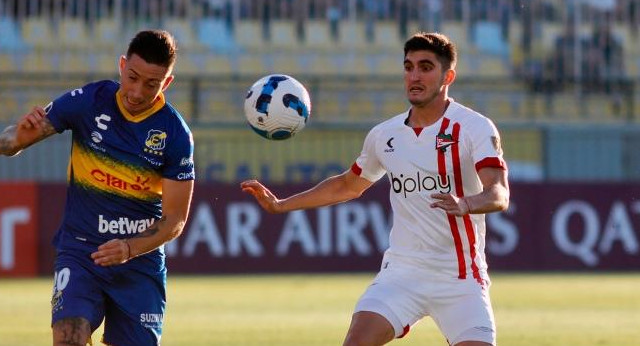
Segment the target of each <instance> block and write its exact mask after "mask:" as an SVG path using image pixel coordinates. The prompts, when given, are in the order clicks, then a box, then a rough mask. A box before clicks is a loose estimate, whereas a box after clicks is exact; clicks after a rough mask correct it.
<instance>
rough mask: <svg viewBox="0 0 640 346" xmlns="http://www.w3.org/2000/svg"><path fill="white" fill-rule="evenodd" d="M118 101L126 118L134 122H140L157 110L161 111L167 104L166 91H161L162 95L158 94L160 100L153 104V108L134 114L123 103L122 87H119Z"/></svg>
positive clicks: (119, 107)
mask: <svg viewBox="0 0 640 346" xmlns="http://www.w3.org/2000/svg"><path fill="white" fill-rule="evenodd" d="M116 102H117V103H118V109H120V113H122V115H123V116H124V118H125V119H127V120H128V121H131V122H134V123H139V122H141V121H143V120H145V119H146V118H148V117H150V116H151V115H153V114H154V113H155V112H157V111H159V110H160V109H161V108H162V107H164V105H165V99H164V93H160V95H158V100H156V102H154V103H153V106H151V108H149V109H147V110H146V111H144V112H142V113H140V114H138V115H132V114H131V113H129V111H127V110H126V109H125V108H124V106H123V105H122V94H121V93H120V89H118V91H117V92H116Z"/></svg>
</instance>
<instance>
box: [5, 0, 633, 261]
mask: <svg viewBox="0 0 640 346" xmlns="http://www.w3.org/2000/svg"><path fill="white" fill-rule="evenodd" d="M144 28H162V29H166V30H169V31H170V32H172V33H173V34H174V35H175V37H176V38H177V42H178V46H179V57H178V62H177V65H176V68H175V74H176V77H177V78H176V81H175V82H174V84H173V85H172V86H171V87H170V88H169V90H168V91H167V99H168V100H169V101H170V102H172V103H173V104H174V105H175V106H176V107H177V108H178V109H179V110H180V111H181V113H182V114H183V116H184V117H185V118H186V120H187V121H188V122H189V124H190V126H191V128H192V130H193V132H194V137H195V141H196V153H195V162H196V169H197V179H198V182H199V184H203V186H205V187H204V188H203V189H205V190H206V191H211V193H212V194H216V191H217V190H216V189H217V187H220V190H221V191H226V190H225V189H227V188H228V187H229V186H231V187H233V188H235V186H236V183H237V182H238V181H240V180H243V179H245V178H249V177H257V178H260V179H262V180H263V181H266V182H268V183H270V184H276V185H279V186H287V185H291V184H294V185H293V186H294V187H296V186H305V185H308V184H312V183H314V182H317V181H319V180H321V179H323V178H325V177H327V176H329V175H332V174H335V173H339V172H342V171H344V170H345V169H347V168H348V167H350V166H351V164H352V162H353V160H354V159H355V157H356V156H357V155H358V153H359V152H360V149H361V145H362V140H363V139H364V136H365V135H366V133H367V131H368V130H369V129H370V128H371V127H372V126H373V125H374V124H376V123H377V122H379V121H381V120H383V119H386V118H388V117H390V116H392V115H395V114H398V113H400V112H403V111H405V110H406V109H407V108H408V104H407V103H406V101H405V95H404V92H403V82H402V74H403V67H402V59H403V51H402V48H403V43H404V41H405V40H406V38H407V37H408V36H410V35H411V34H412V33H414V32H416V31H439V32H442V33H444V34H446V35H448V36H449V37H451V38H452V39H453V40H454V42H456V44H457V46H458V50H459V63H458V66H457V71H458V78H457V80H456V82H455V83H454V85H453V86H452V88H451V89H450V93H451V96H452V97H454V98H455V99H456V100H457V101H459V102H462V103H464V104H466V105H468V106H470V107H472V108H474V109H476V110H478V111H480V112H481V113H483V114H485V115H486V116H488V117H489V118H491V119H492V120H493V121H494V122H495V123H496V125H497V126H498V127H499V129H500V131H501V133H502V136H503V148H504V150H505V157H506V159H507V161H508V164H509V166H510V180H511V182H512V185H513V186H514V189H515V190H516V191H525V192H523V194H522V195H520V197H519V198H522V199H526V200H524V201H523V202H520V201H517V203H513V204H512V209H511V210H510V212H509V213H504V214H498V215H501V216H497V217H498V218H497V219H495V220H497V221H495V223H494V224H495V225H502V226H496V227H493V226H491V225H490V231H491V232H493V233H492V234H493V236H494V237H495V240H496V244H498V245H496V246H497V247H496V249H498V250H495V252H493V254H494V255H495V256H500V253H501V252H500V251H502V254H503V255H504V254H505V253H508V254H513V253H517V252H518V248H517V244H518V240H517V239H516V240H513V238H510V237H509V235H508V234H509V232H508V231H504V232H502V233H501V231H499V230H500V229H502V230H505V229H509V227H510V226H509V223H508V222H507V225H506V226H505V223H504V222H502V221H504V220H502V219H500V218H501V217H504V218H505V220H507V221H508V220H511V221H512V223H513V224H521V225H522V226H520V228H518V227H515V226H514V227H515V228H516V229H519V230H520V231H519V232H520V233H518V234H522V232H524V231H523V230H526V231H527V232H528V231H531V232H533V233H535V232H542V234H545V235H546V237H547V238H545V239H546V240H548V242H549V244H555V245H553V246H555V247H554V249H556V250H558V249H559V250H558V251H559V253H560V255H558V256H559V257H560V258H561V257H562V256H565V255H566V256H568V257H570V258H573V259H578V260H577V262H576V263H578V265H576V267H578V268H579V267H580V266H583V267H593V266H595V265H597V263H595V262H594V261H593V256H591V255H590V254H591V253H600V254H601V255H603V254H611V253H615V252H616V251H617V250H620V251H622V253H624V254H625V256H627V257H621V258H617V259H616V261H615V263H616V265H611V266H609V267H610V268H611V267H612V268H625V266H626V267H629V265H630V264H633V263H640V259H639V257H638V253H639V250H638V240H637V239H638V237H639V236H638V235H639V234H640V233H638V231H636V229H640V219H639V218H638V213H640V207H638V204H637V202H636V200H637V197H638V196H637V194H638V192H637V191H638V185H637V183H638V180H639V179H640V155H639V154H638V149H637V148H638V147H640V126H639V124H640V102H638V100H639V98H638V96H640V90H638V82H639V81H640V54H639V53H640V0H561V1H555V0H554V1H552V0H342V1H339V0H0V110H1V111H0V127H4V126H6V125H8V124H10V123H12V122H14V121H15V120H17V119H18V118H19V117H20V116H21V115H22V114H24V113H25V112H27V111H28V110H29V109H31V108H32V107H33V106H34V105H41V106H44V105H46V104H47V103H49V102H50V101H51V100H52V99H53V98H55V97H57V96H58V95H60V94H61V93H63V92H64V91H67V90H70V89H74V88H77V87H80V86H82V85H84V84H85V83H86V82H89V81H91V80H95V79H99V78H110V79H116V78H117V66H116V62H117V58H118V57H119V55H120V54H123V53H124V51H125V49H126V47H127V45H128V43H129V40H130V38H131V37H132V36H133V35H134V33H135V32H136V31H137V30H139V29H144ZM269 73H284V74H290V75H292V76H294V77H296V78H297V79H299V80H300V81H302V82H303V83H304V84H305V85H306V86H307V87H308V89H309V91H310V94H311V98H312V103H313V107H312V116H311V119H310V122H309V124H308V125H307V127H306V128H305V130H304V131H303V132H302V133H300V134H299V135H298V136H296V137H295V138H293V139H291V140H288V141H283V142H271V141H267V140H265V139H262V138H260V137H258V136H256V135H255V134H254V133H253V132H252V131H250V130H249V129H248V127H247V126H246V124H245V120H244V116H243V112H242V105H243V100H244V97H245V94H246V91H247V90H248V88H249V86H250V85H251V84H252V83H253V82H254V81H255V80H257V79H258V78H259V77H261V76H263V75H265V74H269ZM69 148H70V145H69V136H68V135H67V134H63V135H61V136H54V137H52V138H50V139H48V141H47V144H46V145H36V146H34V147H32V148H29V149H28V150H26V151H25V152H23V153H22V154H20V155H19V156H17V157H14V158H10V159H9V158H0V182H3V183H5V185H4V186H8V185H11V186H20V185H19V182H22V181H28V182H30V183H35V184H44V185H38V186H40V188H39V190H38V191H41V192H40V193H41V194H43V196H44V197H43V198H46V196H47V194H48V193H49V192H48V191H49V190H48V189H49V188H48V187H47V186H49V185H47V184H54V186H60V185H62V186H63V183H64V181H65V179H66V166H67V162H68V153H69V150H70V149H69ZM16 184H18V185H16ZM56 184H59V185H56ZM529 184H534V185H529ZM536 184H537V185H536ZM29 186H31V185H29ZM43 186H44V187H43ZM532 186H533V187H532ZM539 187H544V189H545V190H538V188H539ZM29 189H32V187H29ZM52 189H53V190H55V191H58V190H56V189H57V188H52ZM207 189H211V190H207ZM3 191H4V192H2V195H3V197H0V198H4V199H5V200H6V199H7V197H6V196H8V192H6V191H9V190H3ZM11 191H21V190H15V189H14V190H11ZM230 191H235V190H230ZM285 191H286V188H285ZM527 191H528V192H527ZM536 191H542V192H541V193H540V194H537V193H536ZM554 191H561V192H562V193H563V195H562V196H563V197H562V198H563V199H562V201H556V202H554V203H555V204H549V205H546V204H545V203H546V201H547V200H548V199H549V198H550V199H553V196H554ZM585 191H589V192H585ZM611 191H615V192H616V193H617V194H613V195H612V194H611ZM603 194H607V195H608V196H610V197H609V199H607V202H602V201H598V198H597V197H598V196H599V195H603ZM54 195H55V196H58V195H60V196H62V193H61V192H56V193H54ZM226 196H227V197H228V196H235V195H234V192H228V193H227V195H226ZM375 196H378V194H376V195H375ZM379 196H382V197H381V198H380V201H379V202H376V203H382V204H381V205H383V206H386V204H384V203H385V201H384V200H385V198H384V194H380V195H379ZM514 196H518V195H516V194H514ZM542 196H548V197H549V198H547V199H542ZM575 196H582V197H580V198H583V199H584V200H592V201H593V203H592V204H590V205H589V206H585V205H582V204H579V203H578V204H571V203H573V202H575V201H573V199H572V198H573V197H575ZM198 198H199V199H198ZM234 198H236V197H234ZM237 198H241V197H240V196H239V197H237ZM514 198H516V197H514ZM576 198H578V197H576ZM212 199H213V197H211V196H205V195H198V196H196V203H194V205H195V207H194V211H193V214H195V216H196V218H195V220H196V221H198V220H200V221H202V219H198V218H197V216H198V215H200V216H202V215H206V211H205V212H204V213H205V214H199V213H198V211H202V210H200V209H198V205H200V204H201V203H202V204H203V205H205V204H206V205H207V206H212V207H214V211H215V210H217V209H215V208H217V207H218V205H216V203H226V202H223V201H219V202H213V201H212ZM374 199H375V200H376V201H377V200H378V197H375V198H374ZM216 200H217V199H216ZM565 202H566V203H568V205H569V207H568V208H569V212H568V213H569V214H568V215H569V216H566V215H564V216H562V217H566V218H568V219H567V220H565V221H566V223H567V225H570V226H567V228H566V229H567V230H568V231H567V232H566V234H565V233H562V232H561V233H560V236H559V235H557V234H555V233H552V232H551V230H552V229H553V227H554V226H553V225H557V224H554V222H559V221H557V220H556V219H555V218H553V217H551V219H549V222H548V223H545V222H546V221H544V222H543V221H540V220H547V219H548V218H549V215H551V214H550V213H555V212H557V211H558V210H561V211H562V210H565V209H563V205H564V203H565ZM30 203H31V202H30ZM602 203H604V204H602ZM36 204H37V203H36ZM543 204H545V205H544V207H542V205H543ZM225 205H226V204H225ZM591 205H593V207H590V206H591ZM7 208H8V207H7ZM42 208H44V209H43V210H45V209H46V206H42ZM42 208H41V209H42ZM523 208H528V209H531V210H533V212H532V214H527V215H529V216H526V217H523V216H522V215H518V213H521V212H523ZM590 208H591V209H590ZM233 210H236V209H233ZM51 212H52V211H51ZM56 212H59V210H56ZM571 213H578V214H579V215H578V221H577V222H576V221H575V220H574V221H571V222H570V221H568V220H569V218H570V216H571V215H573V214H571ZM356 214H357V213H356ZM11 215H13V216H12V217H13V219H12V220H14V221H15V220H18V221H19V220H20V215H22V214H19V213H18V214H11ZM49 215H50V214H49ZM349 215H351V214H349ZM354 215H355V214H354ZM376 215H377V214H376ZM540 215H545V217H540ZM593 215H598V219H597V222H595V221H593V220H594V218H593ZM45 216H46V215H45ZM228 217H229V218H230V216H229V215H226V216H224V217H223V218H225V219H226V218H228ZM376 217H377V216H376ZM385 217H386V214H385ZM191 219H192V220H193V219H194V218H193V217H192V218H191ZM205 219H206V218H205ZM383 219H384V218H383ZM501 220H502V221H501ZM554 220H555V221H554ZM572 220H573V219H572ZM581 220H582V221H581ZM281 221H282V220H281ZM534 221H535V222H534ZM46 222H51V221H46ZM536 222H539V223H536ZM276 223H277V222H276ZM269 224H271V225H273V224H274V223H273V222H268V223H267V225H269ZM372 224H373V223H372ZM531 224H535V225H536V226H535V227H536V228H535V229H527V228H526V227H527V225H531ZM199 225H200V226H198V227H204V228H201V230H202V229H205V230H209V231H208V232H209V233H206V232H205V233H202V234H204V235H201V236H202V237H203V238H201V239H200V240H197V239H196V240H194V241H195V242H196V243H194V244H198V243H197V242H198V241H201V242H203V243H206V244H208V245H203V246H204V247H203V248H199V249H200V250H199V251H204V252H206V250H203V249H208V251H209V252H208V253H209V256H210V257H211V258H217V259H220V258H221V257H224V258H227V259H233V258H235V257H234V256H240V255H247V254H249V253H250V251H249V250H250V249H251V246H250V245H251V244H250V243H242V242H240V243H238V244H236V246H239V247H240V249H241V251H240V252H239V253H236V254H235V255H234V254H233V253H227V252H225V251H222V250H220V251H222V252H220V251H218V252H216V251H214V250H215V249H216V247H215V244H214V243H215V242H213V243H212V242H211V239H213V238H211V237H212V234H214V233H215V232H213V231H212V229H213V230H214V231H217V229H215V227H214V228H211V227H213V226H211V225H212V223H209V224H208V226H207V225H204V226H203V225H202V223H200V224H199ZM375 225H377V226H375V227H382V226H386V224H384V222H382V223H381V221H380V222H377V223H376V224H375ZM380 225H382V226H380ZM585 225H586V226H585ZM589 225H591V226H589ZM54 226H55V225H54ZM227 226H228V227H231V226H229V225H227ZM236 226H237V225H236ZM207 227H209V228H207ZM372 227H373V226H372ZM375 227H373V229H371V230H370V231H371V233H370V234H369V235H368V237H370V239H374V238H375V234H377V233H375ZM500 227H502V228H500ZM590 227H591V228H590ZM625 227H626V228H625ZM222 228H224V227H222ZM5 229H7V228H5ZM237 229H238V230H240V229H241V228H237ZM345 229H346V228H345ZM595 229H597V232H596V233H594V232H595V231H593V230H595ZM47 232H48V231H47ZM47 232H44V233H43V234H45V235H44V236H43V235H41V238H43V239H45V241H44V243H43V244H45V245H43V246H48V241H49V240H48V239H49V238H48V237H49V233H47ZM212 232H213V233H212ZM220 232H221V234H223V235H221V239H224V241H228V238H227V236H228V235H229V234H232V233H233V232H232V231H229V229H226V230H221V231H220ZM225 232H226V233H225ZM239 232H240V231H239ZM314 232H315V231H314ZM491 232H490V233H491ZM550 232H551V233H550ZM607 232H609V233H607ZM6 234H9V232H8V231H7V232H6ZM207 234H208V235H207ZM238 234H241V233H238ZM527 234H529V233H527ZM562 234H564V235H562ZM206 237H209V238H206ZM372 237H373V238H372ZM558 237H560V238H558ZM562 237H565V238H566V239H565V238H562ZM203 239H204V240H203ZM207 239H209V240H208V241H209V242H208V243H207ZM238 239H239V240H238ZM238 239H237V240H238V241H240V240H242V239H241V238H238ZM247 239H249V238H247ZM347 239H350V238H347ZM354 239H355V238H354ZM521 239H522V238H521ZM558 239H560V240H558ZM563 239H564V241H565V243H563V244H565V245H562V242H561V241H562V240H563ZM576 239H577V240H576ZM592 239H593V241H592ZM214 240H215V239H214ZM245 240H246V239H245ZM546 240H545V241H546ZM513 241H515V242H516V243H515V244H516V245H513V244H512V245H513V246H511V247H510V248H509V249H508V250H509V251H507V252H505V250H504V248H502V250H499V249H500V245H503V246H505V244H507V245H508V244H509V242H513ZM559 241H560V243H559ZM6 243H7V240H6V236H5V244H6ZM356 243H357V242H356ZM356 243H347V245H348V246H356V245H353V244H356ZM534 243H536V241H534ZM0 244H2V242H1V237H0ZM212 244H213V245H212ZM243 244H244V245H243ZM349 244H351V245H349ZM558 244H560V245H558ZM567 244H568V245H567ZM576 244H578V245H576ZM227 245H229V244H227ZM254 245H255V244H254ZM193 246H194V248H192V249H191V250H190V251H191V254H193V253H195V252H197V251H196V250H197V249H196V247H195V245H193ZM550 246H552V245H550ZM553 246H552V247H553ZM356 248H357V247H356ZM176 249H177V248H176V247H175V245H174V247H173V251H174V253H177V250H176ZM218 250H219V248H218ZM489 250H490V253H491V252H492V250H491V249H489ZM598 251H600V252H598ZM187 252H188V251H187ZM374 252H375V251H374ZM4 253H5V254H6V253H7V252H6V251H5V252H4ZM329 253H330V252H329ZM375 253H376V256H374V257H373V258H374V259H375V261H372V262H366V263H367V265H369V264H370V263H375V262H376V261H377V254H379V252H375ZM356 255H358V254H357V253H356ZM360 255H362V254H360ZM225 256H226V257H225ZM274 256H276V255H274ZM367 256H370V255H367ZM629 256H630V257H629ZM45 257H46V256H45ZM258 257H259V256H258ZM276 257H277V256H276ZM356 257H357V256H356ZM47 258H48V257H47ZM358 258H362V256H360V257H358ZM496 261H497V262H498V263H505V264H506V263H508V262H509V261H503V262H501V260H500V259H496ZM554 261H556V257H553V256H552V257H551V258H550V259H549V260H548V263H552V262H554ZM45 263H48V262H46V261H45ZM625 263H626V264H625ZM185 266H186V265H185ZM374 266H375V265H374ZM320 267H321V266H320ZM506 267H507V268H510V267H509V266H508V265H507V266H506ZM526 267H527V266H526V265H524V266H521V267H520V268H526ZM529 267H531V266H529ZM604 268H607V266H606V265H605V266H604ZM307 269H309V267H307Z"/></svg>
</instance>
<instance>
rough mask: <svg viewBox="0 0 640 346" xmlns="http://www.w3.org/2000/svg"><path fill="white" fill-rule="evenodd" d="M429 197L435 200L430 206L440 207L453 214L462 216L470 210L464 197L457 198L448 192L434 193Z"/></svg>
mask: <svg viewBox="0 0 640 346" xmlns="http://www.w3.org/2000/svg"><path fill="white" fill-rule="evenodd" d="M431 198H433V199H435V200H436V201H435V202H433V203H431V208H440V209H442V210H444V211H445V212H446V213H447V214H451V215H455V216H463V215H467V214H469V212H470V211H471V210H470V208H469V203H468V202H467V201H465V200H464V198H458V197H456V196H454V195H452V194H448V193H434V194H432V195H431Z"/></svg>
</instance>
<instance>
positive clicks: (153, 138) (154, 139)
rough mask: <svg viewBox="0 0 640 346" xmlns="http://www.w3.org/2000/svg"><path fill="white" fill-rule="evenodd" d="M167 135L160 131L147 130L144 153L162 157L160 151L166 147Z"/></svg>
mask: <svg viewBox="0 0 640 346" xmlns="http://www.w3.org/2000/svg"><path fill="white" fill-rule="evenodd" d="M166 140H167V133H166V132H163V131H160V130H149V134H148V135H147V139H146V140H145V141H144V145H145V146H146V148H144V151H145V152H146V153H151V154H155V155H162V149H164V146H165V145H166Z"/></svg>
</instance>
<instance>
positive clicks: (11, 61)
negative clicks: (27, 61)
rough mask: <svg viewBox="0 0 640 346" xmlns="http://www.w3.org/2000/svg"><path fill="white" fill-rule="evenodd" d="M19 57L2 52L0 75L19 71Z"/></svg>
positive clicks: (0, 53) (0, 54)
mask: <svg viewBox="0 0 640 346" xmlns="http://www.w3.org/2000/svg"><path fill="white" fill-rule="evenodd" d="M15 59H17V56H16V55H15V54H10V53H3V52H1V51H0V73H7V72H15V71H16V70H19V69H18V68H17V67H18V66H17V64H16V63H15Z"/></svg>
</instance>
